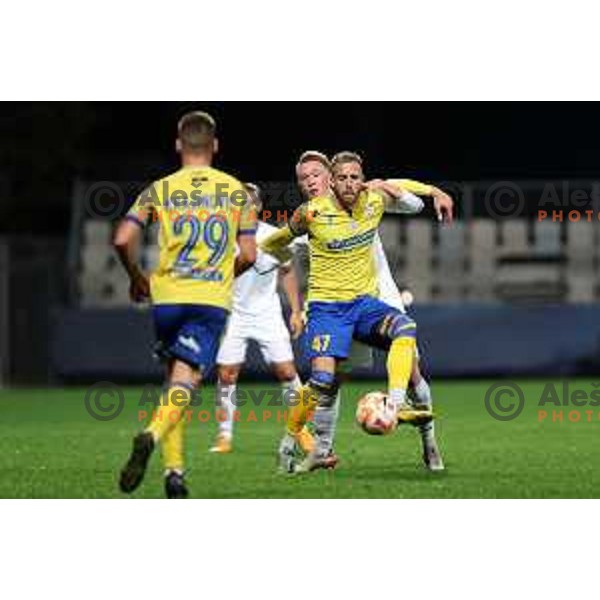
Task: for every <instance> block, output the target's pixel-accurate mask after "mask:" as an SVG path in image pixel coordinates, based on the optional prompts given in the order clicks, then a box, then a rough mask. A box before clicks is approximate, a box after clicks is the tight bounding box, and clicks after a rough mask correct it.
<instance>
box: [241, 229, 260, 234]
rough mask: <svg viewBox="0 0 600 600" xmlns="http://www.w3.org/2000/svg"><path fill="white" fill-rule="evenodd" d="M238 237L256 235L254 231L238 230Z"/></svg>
mask: <svg viewBox="0 0 600 600" xmlns="http://www.w3.org/2000/svg"><path fill="white" fill-rule="evenodd" d="M238 235H256V229H240V230H239V231H238Z"/></svg>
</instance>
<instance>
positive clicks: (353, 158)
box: [331, 150, 363, 170]
mask: <svg viewBox="0 0 600 600" xmlns="http://www.w3.org/2000/svg"><path fill="white" fill-rule="evenodd" d="M346 163H358V164H359V165H360V166H361V167H362V164H363V161H362V158H361V156H360V154H357V153H356V152H350V151H348V150H344V152H338V153H337V154H336V155H335V156H334V157H333V158H332V159H331V168H332V170H333V169H335V167H337V166H338V165H344V164H346Z"/></svg>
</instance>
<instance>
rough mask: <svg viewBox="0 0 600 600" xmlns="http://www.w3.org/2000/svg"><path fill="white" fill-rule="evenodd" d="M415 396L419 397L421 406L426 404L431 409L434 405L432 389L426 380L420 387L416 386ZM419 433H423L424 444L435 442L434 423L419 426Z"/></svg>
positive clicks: (420, 383)
mask: <svg viewBox="0 0 600 600" xmlns="http://www.w3.org/2000/svg"><path fill="white" fill-rule="evenodd" d="M414 389H415V395H416V396H417V400H418V401H419V403H420V404H426V405H427V406H429V407H431V405H432V404H433V399H432V397H431V388H430V387H429V384H428V383H427V381H426V380H425V378H424V377H423V378H421V381H420V382H419V384H418V385H416V386H415V388H414ZM419 431H420V432H421V437H422V438H423V442H425V443H427V442H430V441H434V440H435V430H434V425H433V421H430V422H429V423H424V424H423V425H419Z"/></svg>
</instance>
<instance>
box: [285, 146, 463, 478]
mask: <svg viewBox="0 0 600 600" xmlns="http://www.w3.org/2000/svg"><path fill="white" fill-rule="evenodd" d="M296 175H297V183H298V186H299V187H300V189H301V190H302V192H303V194H304V195H305V196H307V197H309V198H310V197H317V196H321V195H325V194H327V193H328V191H329V188H330V182H331V177H330V175H331V174H330V163H329V159H328V158H327V157H326V156H325V155H324V154H322V153H320V152H316V151H309V152H305V153H304V154H303V155H302V156H301V157H300V159H299V161H298V167H297V173H296ZM419 185H420V184H419ZM419 185H416V188H417V190H418V189H419ZM409 189H410V188H409ZM431 190H432V192H433V198H434V207H435V210H436V212H437V213H438V217H439V216H441V214H442V213H445V214H448V210H449V212H450V214H451V204H452V200H451V199H450V198H449V196H447V195H446V194H444V193H443V192H442V191H441V190H438V189H437V188H433V187H432V188H431ZM416 193H418V191H417V192H416ZM449 207H450V208H449ZM423 208H424V203H423V201H421V200H420V199H414V197H413V198H412V199H411V197H410V196H407V199H406V201H405V202H404V203H403V206H402V209H401V212H403V213H405V214H417V213H419V212H421V210H423ZM299 239H302V238H298V239H297V240H296V242H298V240H299ZM373 252H374V260H375V266H376V271H377V276H378V284H379V298H380V299H381V300H383V301H384V302H385V303H386V304H389V305H390V306H393V307H395V308H398V309H399V310H400V311H402V312H406V308H405V306H404V302H403V300H402V295H401V293H400V291H399V290H398V286H397V285H396V282H395V281H394V278H393V276H392V273H391V270H390V267H389V264H388V261H387V257H386V256H385V251H384V248H383V244H382V242H381V238H380V237H379V235H377V236H376V238H375V242H374V250H373ZM416 358H417V360H415V361H414V363H413V364H414V366H413V372H412V374H411V380H410V383H411V387H412V390H413V393H414V396H415V398H416V404H417V405H419V406H420V407H429V408H431V406H432V404H433V400H432V396H431V389H430V387H429V384H428V383H427V380H426V379H425V378H424V377H423V375H422V373H421V370H420V367H419V360H418V358H419V357H418V355H417V357H416ZM372 362H373V353H372V349H371V348H369V347H368V346H366V345H364V344H360V343H357V342H355V343H354V344H353V346H352V352H351V355H350V357H349V360H348V361H347V363H346V364H345V365H344V366H343V368H342V374H343V376H346V377H347V376H348V375H349V372H351V371H352V368H356V367H358V366H361V367H367V366H370V365H372ZM339 404H340V397H339V392H338V397H337V399H336V408H337V410H339ZM317 410H318V409H317ZM335 422H337V418H336V420H335ZM417 427H418V429H419V433H420V434H421V441H422V445H423V462H424V464H425V466H426V467H427V468H428V469H429V470H431V471H443V470H444V463H443V460H442V457H441V453H440V451H439V448H438V445H437V442H436V438H435V430H434V423H433V421H430V422H429V423H424V424H421V425H418V426H417ZM284 442H285V440H284ZM282 446H283V445H282ZM285 451H286V449H285V448H283V447H282V448H280V454H282V453H283V452H285ZM332 452H333V450H332Z"/></svg>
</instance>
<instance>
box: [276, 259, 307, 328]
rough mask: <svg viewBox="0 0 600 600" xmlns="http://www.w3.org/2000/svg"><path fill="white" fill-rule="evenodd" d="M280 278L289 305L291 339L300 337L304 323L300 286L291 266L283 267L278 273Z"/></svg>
mask: <svg viewBox="0 0 600 600" xmlns="http://www.w3.org/2000/svg"><path fill="white" fill-rule="evenodd" d="M279 273H280V277H281V286H282V287H283V291H284V292H285V295H286V298H287V300H288V304H289V305H290V310H291V314H290V329H291V332H292V338H293V339H297V338H299V337H300V335H301V333H302V330H303V329H304V321H303V319H302V300H301V298H300V286H299V284H298V278H297V277H296V272H295V271H294V267H293V265H292V264H287V265H283V266H282V267H281V269H280V271H279Z"/></svg>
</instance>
